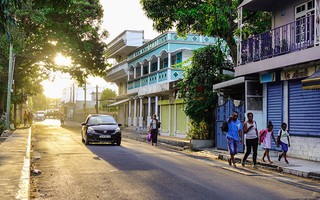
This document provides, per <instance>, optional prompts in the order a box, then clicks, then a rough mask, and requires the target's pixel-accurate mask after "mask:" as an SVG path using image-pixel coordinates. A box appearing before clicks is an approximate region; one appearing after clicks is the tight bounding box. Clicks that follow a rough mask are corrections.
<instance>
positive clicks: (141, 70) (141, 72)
mask: <svg viewBox="0 0 320 200" xmlns="http://www.w3.org/2000/svg"><path fill="white" fill-rule="evenodd" d="M140 67H141V69H140V74H141V76H142V75H143V64H141V66H140Z"/></svg>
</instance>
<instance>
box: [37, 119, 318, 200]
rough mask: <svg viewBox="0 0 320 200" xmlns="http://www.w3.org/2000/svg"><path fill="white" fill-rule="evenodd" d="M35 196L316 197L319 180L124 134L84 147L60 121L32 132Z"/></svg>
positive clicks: (75, 133)
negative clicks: (120, 139)
mask: <svg viewBox="0 0 320 200" xmlns="http://www.w3.org/2000/svg"><path fill="white" fill-rule="evenodd" d="M32 145H33V147H32V166H31V168H32V169H36V170H39V171H40V172H41V173H39V174H33V176H32V177H31V198H32V199H139V200H143V199H196V200H200V199H206V200H207V199H318V198H320V189H319V188H320V184H319V182H318V181H313V180H310V179H304V178H300V177H294V176H290V175H285V174H281V173H276V172H274V171H270V170H267V169H259V170H253V169H251V168H250V167H246V168H242V167H241V168H240V167H239V168H233V167H229V166H228V164H227V163H226V162H224V161H221V160H218V159H214V158H209V157H207V156H204V155H201V152H191V151H175V150H172V149H167V148H162V147H161V146H158V147H153V146H151V145H150V144H149V143H146V142H142V141H136V140H131V139H127V138H124V139H123V142H122V144H121V146H115V145H110V144H95V145H88V146H86V145H84V144H82V143H81V137H80V130H79V129H77V128H76V127H60V125H59V123H58V121H57V120H56V121H55V120H45V121H44V122H42V123H36V124H35V125H34V128H33V133H32Z"/></svg>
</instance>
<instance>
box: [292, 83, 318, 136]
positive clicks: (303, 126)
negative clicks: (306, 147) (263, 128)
mask: <svg viewBox="0 0 320 200" xmlns="http://www.w3.org/2000/svg"><path fill="white" fill-rule="evenodd" d="M319 119H320V90H302V84H301V80H293V81H290V82H289V125H288V130H289V133H290V134H291V135H299V136H320V133H319V130H320V123H319Z"/></svg>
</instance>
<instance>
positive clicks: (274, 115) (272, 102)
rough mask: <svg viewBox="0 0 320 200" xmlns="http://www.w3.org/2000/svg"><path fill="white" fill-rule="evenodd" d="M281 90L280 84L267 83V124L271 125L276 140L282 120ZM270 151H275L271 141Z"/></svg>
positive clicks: (274, 145)
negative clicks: (270, 123)
mask: <svg viewBox="0 0 320 200" xmlns="http://www.w3.org/2000/svg"><path fill="white" fill-rule="evenodd" d="M282 113H283V89H282V82H273V83H268V92H267V119H268V121H267V123H266V125H267V124H268V122H269V121H271V122H272V124H273V132H274V137H275V138H277V135H278V132H279V130H280V128H281V123H282V120H283V116H282ZM271 142H272V143H271V149H276V148H277V147H276V144H275V143H274V142H273V140H272V139H271Z"/></svg>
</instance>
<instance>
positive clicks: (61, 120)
mask: <svg viewBox="0 0 320 200" xmlns="http://www.w3.org/2000/svg"><path fill="white" fill-rule="evenodd" d="M60 125H61V126H63V125H64V114H63V113H61V115H60Z"/></svg>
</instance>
